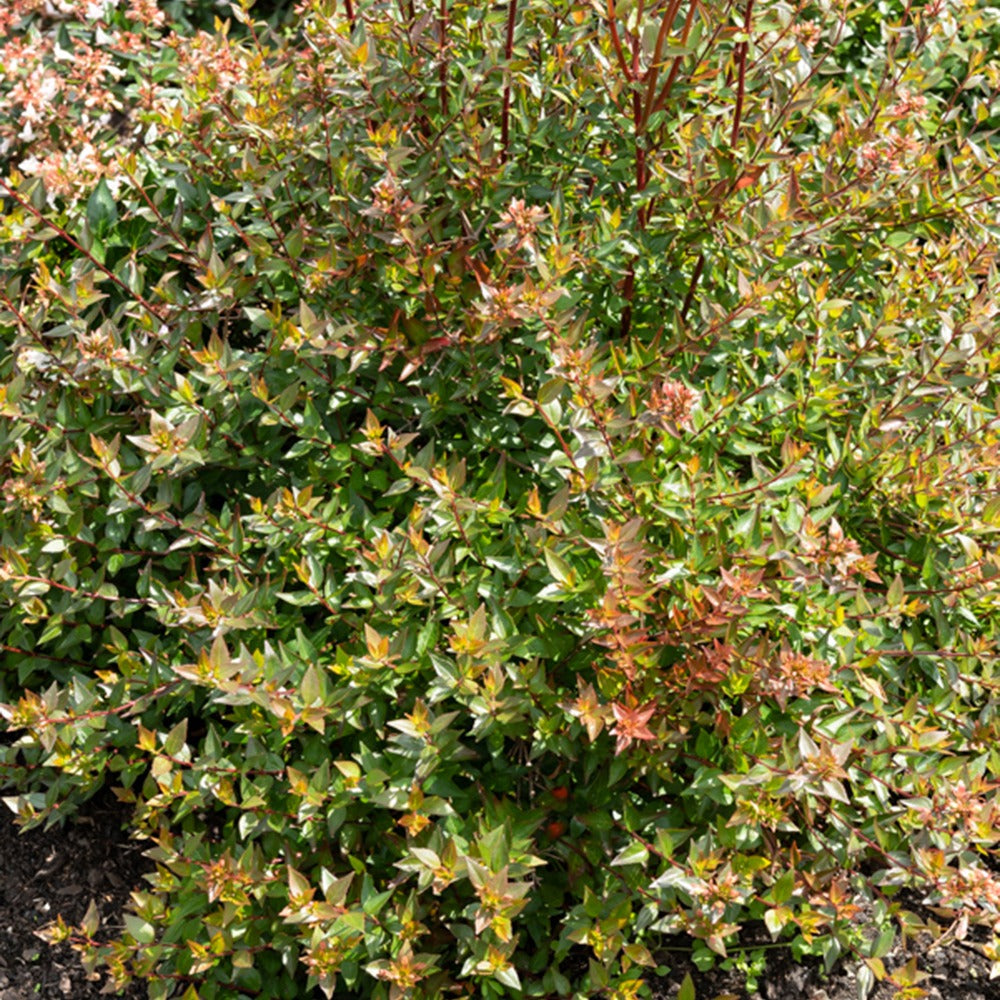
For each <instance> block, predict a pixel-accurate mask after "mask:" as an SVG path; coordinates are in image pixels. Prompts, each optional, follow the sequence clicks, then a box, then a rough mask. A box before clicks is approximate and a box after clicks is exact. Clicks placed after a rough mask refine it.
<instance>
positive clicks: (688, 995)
mask: <svg viewBox="0 0 1000 1000" xmlns="http://www.w3.org/2000/svg"><path fill="white" fill-rule="evenodd" d="M677 1000H695V990H694V980H693V979H692V978H691V973H690V972H686V973H684V979H683V981H682V982H681V988H680V989H679V990H678V991H677Z"/></svg>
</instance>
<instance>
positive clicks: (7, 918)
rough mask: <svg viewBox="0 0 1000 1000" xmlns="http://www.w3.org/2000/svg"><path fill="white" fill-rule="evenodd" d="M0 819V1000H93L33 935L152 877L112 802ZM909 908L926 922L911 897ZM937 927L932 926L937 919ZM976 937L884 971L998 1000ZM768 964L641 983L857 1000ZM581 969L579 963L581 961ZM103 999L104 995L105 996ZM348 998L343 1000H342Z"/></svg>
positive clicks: (84, 984) (78, 976) (881, 996)
mask: <svg viewBox="0 0 1000 1000" xmlns="http://www.w3.org/2000/svg"><path fill="white" fill-rule="evenodd" d="M3 810H4V811H3V813H0V1000H38V998H41V1000H65V998H69V1000H96V998H97V997H99V996H102V994H101V987H102V986H103V985H104V981H105V977H104V976H98V977H97V978H96V979H93V980H88V979H87V976H86V974H85V972H84V970H83V968H82V967H81V965H80V963H79V960H78V957H77V955H76V954H75V953H74V952H73V951H72V950H71V949H70V948H69V946H68V945H60V946H55V947H53V946H50V945H48V944H47V943H45V942H44V941H43V940H42V939H40V938H39V937H38V936H37V935H36V933H35V932H36V931H37V930H39V929H40V928H42V927H44V926H45V925H46V924H48V923H50V922H51V921H52V920H54V919H55V917H56V915H57V914H61V915H62V917H63V919H64V920H66V921H67V922H68V923H71V924H72V923H77V922H79V921H80V920H81V919H82V918H83V915H84V913H85V912H86V910H87V907H88V905H89V904H90V901H91V900H94V901H95V902H96V904H97V907H98V909H99V910H100V913H101V927H102V930H103V932H104V933H107V934H109V935H112V934H114V933H115V932H116V931H117V930H118V929H119V928H120V926H121V914H122V912H123V911H124V910H125V909H126V907H127V903H128V898H129V893H130V892H131V891H132V890H133V889H137V888H141V887H142V886H143V884H144V883H143V877H142V876H143V875H144V874H145V873H146V872H147V871H149V870H150V868H151V865H150V863H149V861H148V860H147V859H146V858H144V857H143V855H142V845H141V844H136V843H133V842H130V841H129V839H128V837H127V835H126V833H125V832H124V830H123V827H124V825H125V822H126V819H127V816H126V814H125V813H124V812H123V811H122V808H121V807H120V806H119V805H118V804H117V803H116V802H115V801H114V799H113V798H111V797H110V796H108V797H104V796H101V797H98V798H97V799H95V800H93V801H92V802H90V803H88V805H87V807H85V808H84V809H83V810H81V813H80V815H79V816H78V817H77V818H76V819H75V820H74V821H73V822H72V823H69V824H67V825H66V826H65V827H64V828H62V829H59V828H52V829H49V830H45V831H42V830H39V829H35V830H31V831H28V832H27V833H23V834H22V833H19V832H18V829H17V827H16V826H15V824H14V822H13V817H12V814H11V813H10V812H9V810H7V809H6V807H3ZM907 906H908V908H909V909H911V910H912V911H913V912H915V913H917V914H918V915H919V916H920V917H921V918H923V919H925V920H930V919H934V917H933V914H931V913H930V912H929V911H924V910H923V908H922V907H921V905H920V901H919V899H918V898H916V897H914V898H913V899H912V900H908V902H907ZM939 922H940V921H939ZM982 937H983V935H981V934H977V932H976V931H975V930H973V931H971V932H970V935H969V938H970V939H969V940H967V941H965V942H953V943H951V944H949V945H946V946H944V947H940V948H933V947H930V939H929V938H928V940H927V941H921V940H918V941H917V942H916V944H915V945H914V946H912V947H911V950H910V953H904V952H903V951H902V950H901V949H897V950H896V951H895V952H892V953H890V955H888V956H887V957H886V958H885V965H886V968H887V970H888V971H889V972H890V973H891V972H892V971H893V970H894V969H898V968H900V967H902V966H903V965H905V964H906V962H907V961H908V960H909V958H910V957H911V956H912V955H913V954H916V956H917V958H918V962H919V966H920V968H921V969H922V970H923V971H924V972H926V973H927V978H925V979H923V980H922V981H921V982H920V984H919V985H920V986H921V987H922V988H923V989H924V990H925V991H926V994H925V995H926V996H927V998H928V1000H1000V979H995V980H990V978H989V971H990V963H989V961H987V960H986V959H985V958H984V957H983V956H982V954H981V953H980V952H979V950H978V949H977V945H976V939H978V938H982ZM767 955H768V959H767V966H766V969H765V970H764V972H763V973H762V974H761V975H760V977H759V979H758V990H759V992H758V993H757V994H756V995H751V994H749V993H748V992H747V990H746V985H745V977H744V976H743V975H742V974H740V973H739V972H737V971H735V970H734V971H724V970H721V969H713V970H710V971H708V972H704V973H703V972H699V971H698V970H697V969H696V968H695V966H694V965H693V964H692V962H691V961H690V959H689V958H688V957H687V956H686V955H685V954H684V953H683V951H681V952H670V953H669V954H667V953H664V954H663V955H662V956H658V958H660V959H661V960H662V961H663V962H664V965H666V966H668V967H669V972H668V973H667V975H665V976H656V975H652V974H651V975H648V976H647V977H646V981H647V983H648V985H649V987H650V989H651V992H652V996H653V1000H674V998H675V997H676V996H677V993H678V990H679V989H680V986H681V983H682V982H683V981H684V977H685V976H686V975H688V974H690V976H691V979H692V982H693V984H694V987H695V997H696V998H697V1000H857V997H858V992H857V983H856V980H855V978H854V975H853V973H852V972H851V971H850V970H849V969H847V968H841V969H838V970H835V971H834V973H833V974H832V975H831V976H825V975H824V974H823V971H822V968H821V966H820V964H819V963H818V962H807V963H804V964H803V963H794V962H793V961H792V960H791V956H790V953H789V950H788V949H787V948H772V949H769V950H768V952H767ZM580 959H581V963H580V964H581V971H583V970H584V969H586V957H585V956H584V955H583V954H581V955H580ZM895 993H896V987H895V986H894V985H893V984H892V983H890V982H882V983H878V984H876V987H875V989H874V990H873V992H872V993H871V994H870V998H869V1000H891V998H892V997H893V996H894V995H895ZM103 995H104V996H106V995H107V994H103ZM121 995H122V996H125V997H127V998H129V1000H133V998H134V1000H138V998H140V997H145V996H146V986H145V984H144V983H134V984H133V985H132V986H131V987H130V989H129V990H128V991H127V992H126V993H124V994H121ZM345 1000H346V998H345Z"/></svg>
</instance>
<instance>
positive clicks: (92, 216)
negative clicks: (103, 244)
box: [87, 177, 118, 236]
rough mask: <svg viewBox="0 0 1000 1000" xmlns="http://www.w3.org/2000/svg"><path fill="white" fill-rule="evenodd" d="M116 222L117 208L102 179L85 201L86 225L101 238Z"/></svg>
mask: <svg viewBox="0 0 1000 1000" xmlns="http://www.w3.org/2000/svg"><path fill="white" fill-rule="evenodd" d="M117 221H118V206H117V204H116V203H115V199H114V195H112V193H111V189H110V188H109V187H108V182H107V181H106V180H105V179H104V178H103V177H102V178H101V179H100V180H99V181H98V182H97V185H96V187H95V188H94V190H93V191H92V192H91V194H90V197H89V198H88V199H87V223H88V225H89V226H90V228H91V229H92V230H93V232H94V233H95V234H96V235H98V236H103V235H104V234H105V233H106V232H107V231H108V230H109V229H110V228H111V227H112V226H113V225H114V224H115V223H116V222H117Z"/></svg>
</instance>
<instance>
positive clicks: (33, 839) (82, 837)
mask: <svg viewBox="0 0 1000 1000" xmlns="http://www.w3.org/2000/svg"><path fill="white" fill-rule="evenodd" d="M124 818H125V817H124V814H123V813H122V810H121V808H120V807H119V806H117V804H116V803H115V802H114V800H111V801H108V799H107V798H106V797H104V796H101V797H99V798H97V799H95V800H94V801H92V802H90V803H88V804H87V806H86V807H85V809H84V811H82V812H81V815H80V816H79V818H78V819H77V820H76V821H75V822H73V823H70V824H67V825H66V826H65V827H64V828H62V829H59V828H55V827H53V828H51V829H49V830H44V831H43V830H40V829H35V830H29V831H27V832H26V833H20V832H19V830H18V828H17V827H16V826H15V825H14V819H13V813H11V811H10V810H9V809H8V808H7V807H6V806H5V805H0V1000H28V998H31V1000H38V998H41V1000H49V998H51V1000H57V998H58V1000H65V998H69V1000H91V998H96V997H99V996H101V995H102V994H101V987H102V985H103V981H104V979H105V977H104V976H101V977H100V978H99V979H98V980H96V981H90V980H88V979H87V976H86V973H85V972H84V970H83V967H82V966H81V965H80V961H79V957H78V956H77V954H76V953H75V952H74V951H73V950H72V949H71V948H70V947H69V945H58V946H50V945H49V944H47V943H46V942H45V941H43V940H42V939H41V938H39V937H38V936H37V935H36V933H35V932H36V931H37V930H39V929H40V928H42V927H44V926H45V925H46V924H48V923H50V922H51V921H52V920H54V919H55V917H56V915H57V914H61V915H62V917H63V919H64V920H66V921H67V922H68V923H78V922H79V921H80V920H82V919H83V915H84V914H85V913H86V911H87V907H88V906H89V905H90V901H91V900H94V902H95V903H96V904H97V907H98V909H99V910H100V913H101V927H102V930H103V932H104V933H107V934H108V935H109V936H111V935H113V934H114V933H115V932H116V931H117V930H118V929H120V927H121V922H122V921H121V914H122V912H123V910H124V908H125V904H126V902H127V901H128V897H129V893H130V892H131V890H132V889H137V888H140V887H141V886H142V885H143V881H142V875H143V873H144V872H146V871H148V870H149V869H150V867H151V865H150V863H149V861H148V860H147V859H146V858H144V857H143V856H142V847H141V845H139V844H132V843H130V842H129V841H128V839H127V838H126V837H125V835H124V834H123V832H122V823H123V820H124ZM123 996H126V997H128V998H130V1000H131V998H139V997H145V996H146V986H145V984H141V983H135V984H133V985H132V987H131V988H130V989H129V991H128V992H127V993H125V994H123Z"/></svg>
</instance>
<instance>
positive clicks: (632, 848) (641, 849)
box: [611, 840, 649, 868]
mask: <svg viewBox="0 0 1000 1000" xmlns="http://www.w3.org/2000/svg"><path fill="white" fill-rule="evenodd" d="M648 860H649V851H648V850H647V849H646V847H645V845H644V844H640V843H639V841H637V840H633V841H632V843H631V844H629V845H628V847H625V848H623V849H622V850H621V851H619V852H618V853H617V854H616V855H615V857H614V859H613V860H612V861H611V867H612V868H620V867H624V866H626V865H644V864H645V863H646V862H647V861H648Z"/></svg>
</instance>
